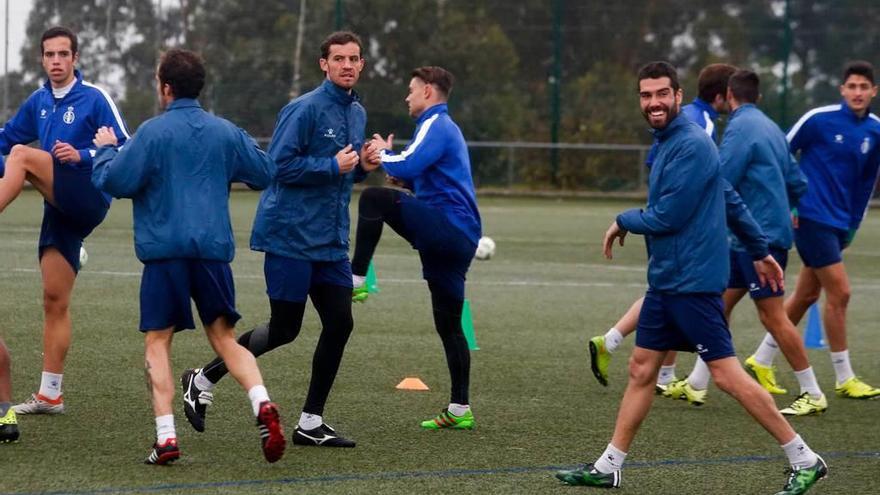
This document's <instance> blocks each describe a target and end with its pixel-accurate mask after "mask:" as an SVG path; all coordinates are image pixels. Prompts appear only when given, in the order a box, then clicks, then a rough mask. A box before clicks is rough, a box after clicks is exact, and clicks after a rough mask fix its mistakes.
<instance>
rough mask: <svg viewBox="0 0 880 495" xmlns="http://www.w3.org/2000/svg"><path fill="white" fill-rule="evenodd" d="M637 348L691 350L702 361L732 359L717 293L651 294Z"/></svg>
mask: <svg viewBox="0 0 880 495" xmlns="http://www.w3.org/2000/svg"><path fill="white" fill-rule="evenodd" d="M636 345H637V346H639V347H642V348H644V349H651V350H653V351H688V352H696V353H697V354H699V356H700V358H702V359H703V361H707V362H708V361H714V360H716V359H722V358H727V357H733V356H735V355H736V353H735V352H734V350H733V340H732V339H731V337H730V330H729V329H728V328H727V321H726V320H725V319H724V303H722V301H721V296H720V295H718V294H663V293H659V292H654V291H648V292H647V294H645V302H644V303H643V304H642V312H641V313H640V314H639V325H638V327H637V328H636Z"/></svg>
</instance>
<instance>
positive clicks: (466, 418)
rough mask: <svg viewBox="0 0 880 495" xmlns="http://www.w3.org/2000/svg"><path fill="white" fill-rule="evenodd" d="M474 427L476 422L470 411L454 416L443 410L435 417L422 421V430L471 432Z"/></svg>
mask: <svg viewBox="0 0 880 495" xmlns="http://www.w3.org/2000/svg"><path fill="white" fill-rule="evenodd" d="M476 425H477V422H476V420H475V419H474V413H472V412H471V410H470V409H468V410H467V412H465V413H464V414H463V415H461V416H456V415H454V414H452V413H450V412H449V410H448V409H444V410H443V412H441V413H440V414H438V415H437V416H434V417H433V418H431V419H429V420H426V421H422V428H424V429H425V430H445V429H453V430H473V429H474V426H476Z"/></svg>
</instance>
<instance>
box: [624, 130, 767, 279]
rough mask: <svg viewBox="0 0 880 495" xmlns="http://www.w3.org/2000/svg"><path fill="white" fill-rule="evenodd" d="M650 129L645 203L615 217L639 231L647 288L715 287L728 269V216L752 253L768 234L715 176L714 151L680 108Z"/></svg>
mask: <svg viewBox="0 0 880 495" xmlns="http://www.w3.org/2000/svg"><path fill="white" fill-rule="evenodd" d="M655 136H656V137H657V141H658V147H657V155H656V158H655V161H654V164H653V166H652V167H651V174H650V179H649V191H648V204H647V207H646V208H645V209H644V210H641V209H638V208H636V209H631V210H627V211H625V212H623V213H621V214H620V215H619V216H618V217H617V223H618V225H619V226H620V227H621V228H623V229H625V230H627V231H630V232H633V233H636V234H643V235H645V240H646V243H647V245H648V254H649V260H648V285H649V287H650V290H654V291H661V292H668V293H676V294H687V293H711V294H720V293H721V292H723V291H724V289H726V288H727V281H728V278H729V276H730V260H729V245H728V242H727V235H726V233H727V221H726V217H727V216H731V217H733V219H735V220H736V221H735V222H732V223H731V228H734V229H736V232H737V233H738V234H740V235H742V236H743V237H744V240H745V241H746V242H747V244H748V248H749V253H751V254H752V256H753V257H754V258H760V257H763V256H764V255H766V254H767V239H766V237H765V236H764V235H763V234H762V233H761V232H760V228H759V227H758V226H757V225H756V224H755V223H754V220H752V219H751V218H750V216H749V215H748V210H747V209H746V208H745V206H744V205H743V204H742V202H741V200H740V199H739V196H738V195H736V194H735V192H734V191H732V190H731V189H730V185H729V183H727V181H725V180H723V178H722V177H721V173H720V164H719V160H718V151H717V149H716V147H715V144H714V143H713V142H712V139H711V138H710V137H709V136H708V135H707V134H706V133H705V131H704V130H703V129H701V128H700V127H699V126H698V125H696V124H694V123H693V122H690V121H689V120H688V119H687V118H682V117H681V116H678V117H676V118H674V119H673V120H672V122H670V123H669V125H667V126H666V128H665V129H662V130H659V131H655ZM725 189H727V190H728V191H729V192H730V193H731V194H730V201H727V202H726V201H725Z"/></svg>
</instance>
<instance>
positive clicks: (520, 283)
mask: <svg viewBox="0 0 880 495" xmlns="http://www.w3.org/2000/svg"><path fill="white" fill-rule="evenodd" d="M9 271H10V272H14V273H39V270H37V269H35V268H13V269H11V270H9ZM81 273H82V274H86V275H89V274H94V275H102V276H108V277H139V276H141V272H116V271H103V270H98V271H94V270H88V269H86V270H83V271H82V272H81ZM235 278H237V279H244V280H262V279H263V276H262V275H235ZM382 283H387V284H401V285H405V284H423V283H425V281H424V280H422V279H415V278H383V279H382ZM468 285H471V286H474V285H477V286H490V287H581V288H592V287H597V288H609V287H637V288H643V289H644V288H646V285H645V284H644V283H618V282H564V281H553V282H547V281H543V280H471V281H468ZM852 288H854V289H861V290H880V284H870V283H854V284H852Z"/></svg>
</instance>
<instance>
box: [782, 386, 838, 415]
mask: <svg viewBox="0 0 880 495" xmlns="http://www.w3.org/2000/svg"><path fill="white" fill-rule="evenodd" d="M826 409H828V399H826V398H825V394H822V395H820V396H819V398H818V399H814V398H813V397H812V396H811V395H810V394H809V393H808V392H804V393H802V394H801V395H799V396H798V398H797V399H795V401H794V402H792V403H791V405H790V406H788V407H786V408H785V409H783V410H781V411H779V412H781V413H782V414H783V415H784V416H812V415H815V414H822V413H823V412H825V410H826Z"/></svg>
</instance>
